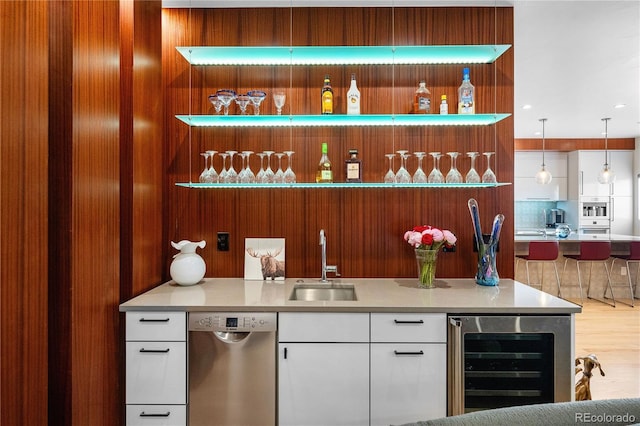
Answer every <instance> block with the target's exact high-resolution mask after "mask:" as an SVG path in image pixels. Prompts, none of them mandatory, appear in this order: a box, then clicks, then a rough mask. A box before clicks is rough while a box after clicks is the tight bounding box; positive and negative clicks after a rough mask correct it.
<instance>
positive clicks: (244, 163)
mask: <svg viewBox="0 0 640 426" xmlns="http://www.w3.org/2000/svg"><path fill="white" fill-rule="evenodd" d="M238 155H239V156H240V159H241V160H242V168H241V169H240V171H239V172H238V183H246V182H244V175H245V174H246V173H247V161H246V159H247V154H245V153H244V151H242V152H239V153H238Z"/></svg>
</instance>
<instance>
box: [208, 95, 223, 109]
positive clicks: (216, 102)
mask: <svg viewBox="0 0 640 426" xmlns="http://www.w3.org/2000/svg"><path fill="white" fill-rule="evenodd" d="M209 102H211V103H212V104H213V107H214V108H215V109H216V114H220V111H222V101H221V100H220V99H218V95H209Z"/></svg>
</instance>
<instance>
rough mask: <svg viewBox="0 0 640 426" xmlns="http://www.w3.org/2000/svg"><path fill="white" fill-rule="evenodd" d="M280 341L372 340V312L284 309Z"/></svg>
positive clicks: (280, 316) (279, 332)
mask: <svg viewBox="0 0 640 426" xmlns="http://www.w3.org/2000/svg"><path fill="white" fill-rule="evenodd" d="M278 340H279V341H280V342H330V343H332V342H356V343H357V342H369V314H368V313H315V312H282V313H280V314H278Z"/></svg>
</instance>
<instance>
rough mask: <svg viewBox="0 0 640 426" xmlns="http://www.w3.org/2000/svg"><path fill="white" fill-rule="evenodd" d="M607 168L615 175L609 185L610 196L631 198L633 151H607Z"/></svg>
mask: <svg viewBox="0 0 640 426" xmlns="http://www.w3.org/2000/svg"><path fill="white" fill-rule="evenodd" d="M609 155H610V159H609V166H610V167H611V170H613V172H614V173H615V174H616V180H615V181H614V182H613V183H612V184H611V195H612V196H615V197H618V196H621V197H632V196H633V151H630V150H626V151H609Z"/></svg>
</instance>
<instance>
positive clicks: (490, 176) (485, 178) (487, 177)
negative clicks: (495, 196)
mask: <svg viewBox="0 0 640 426" xmlns="http://www.w3.org/2000/svg"><path fill="white" fill-rule="evenodd" d="M483 154H484V156H485V157H487V170H485V172H484V174H483V175H482V182H483V183H496V182H498V179H497V178H496V174H495V173H493V170H491V156H492V155H493V154H495V152H483Z"/></svg>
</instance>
